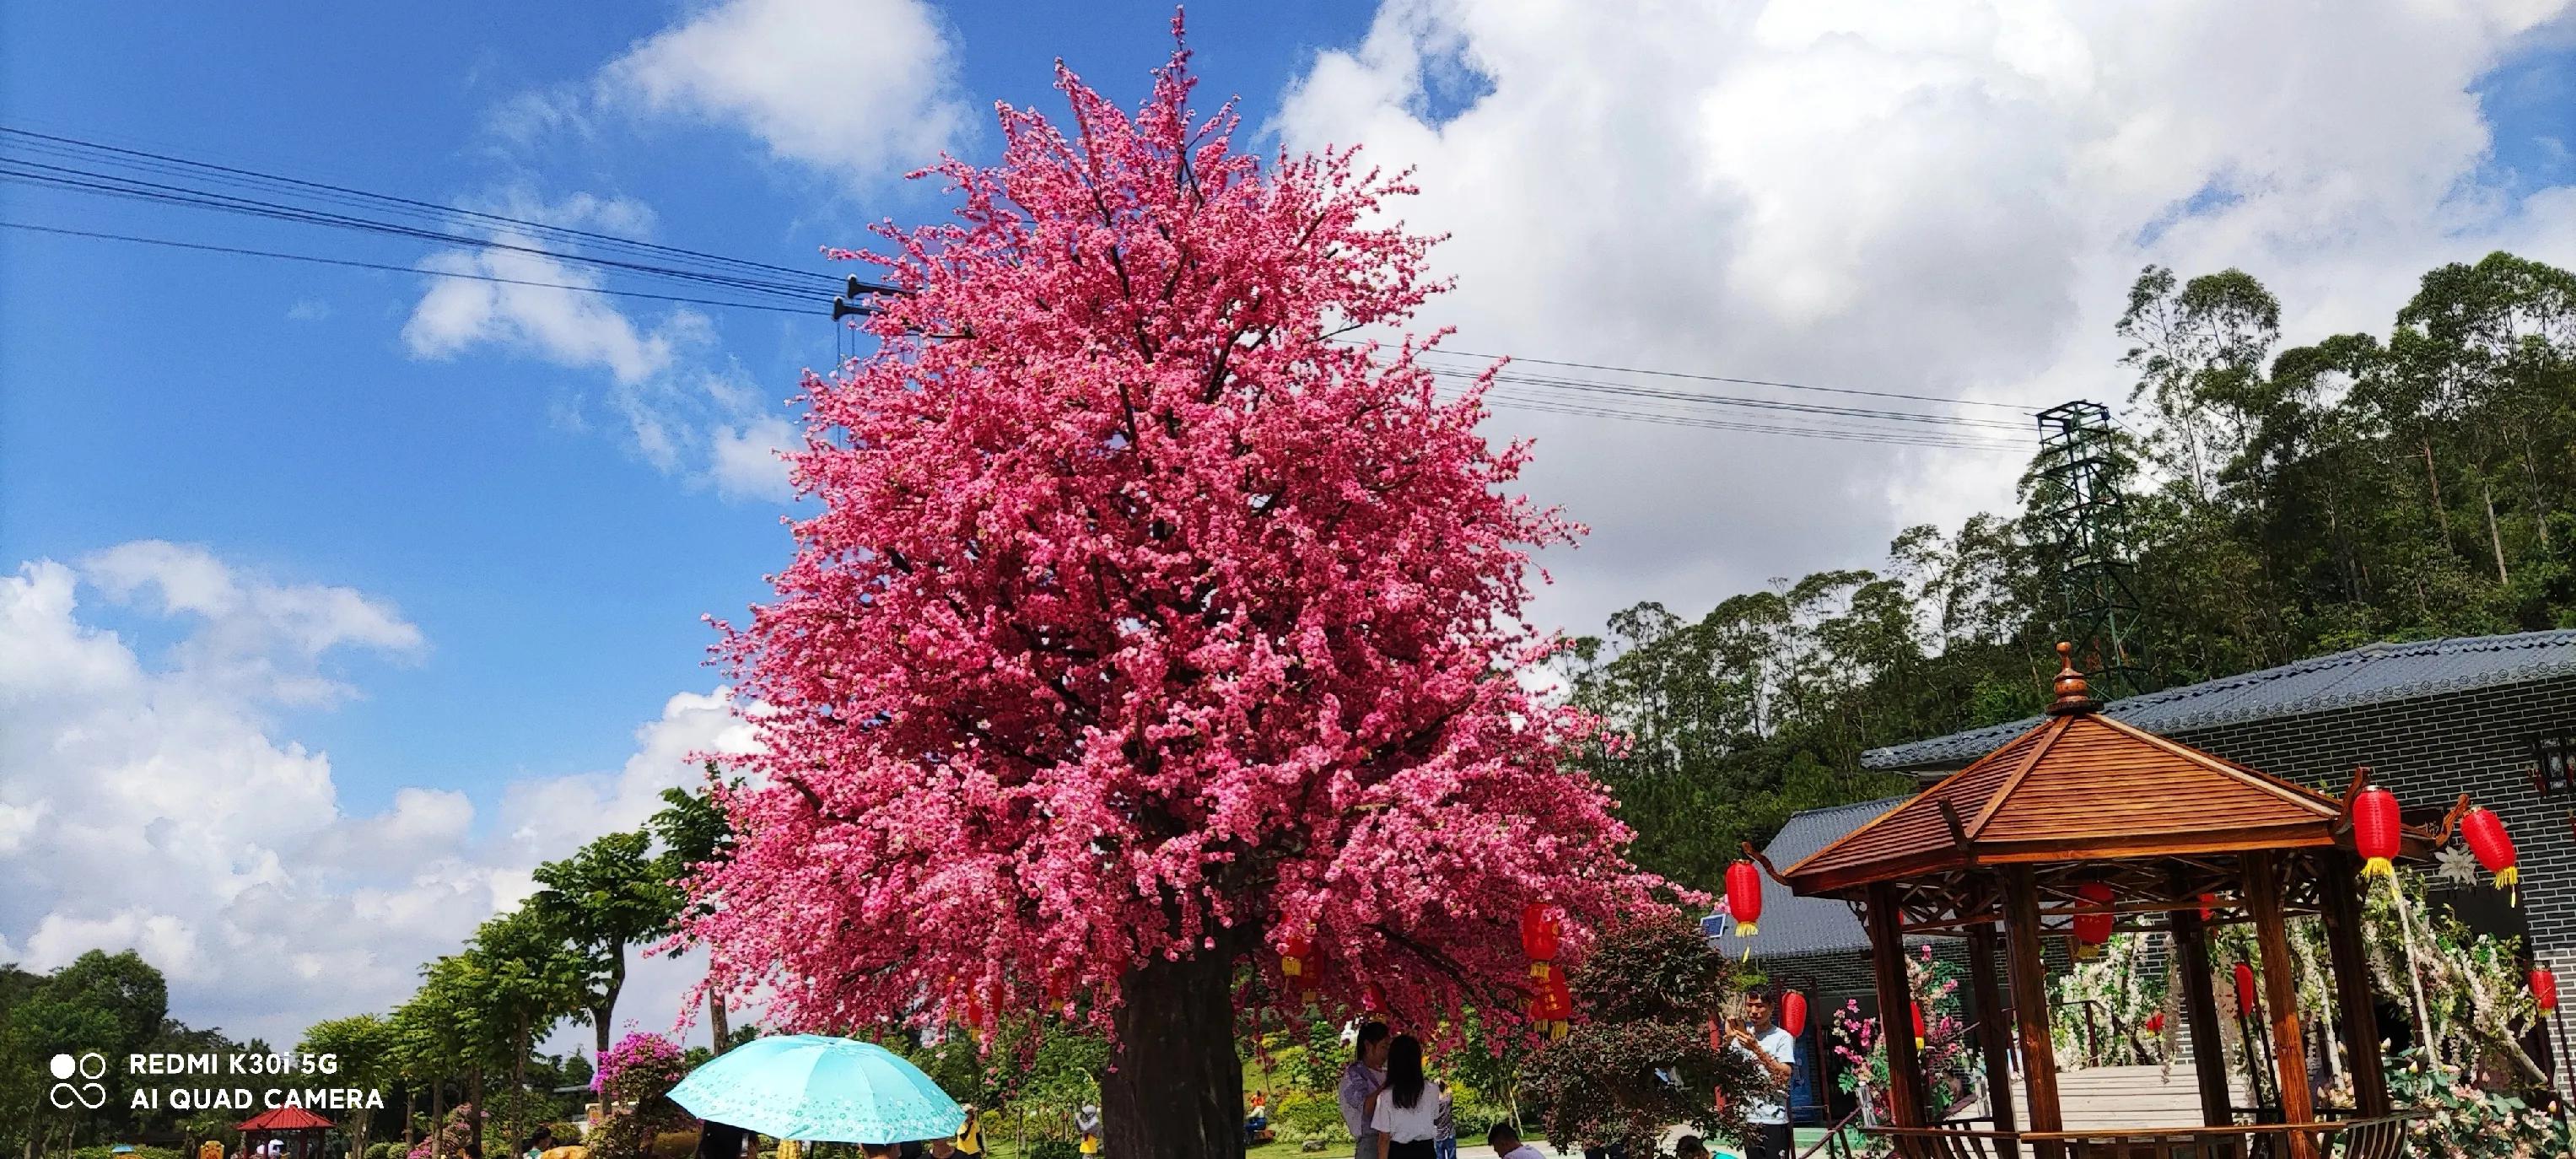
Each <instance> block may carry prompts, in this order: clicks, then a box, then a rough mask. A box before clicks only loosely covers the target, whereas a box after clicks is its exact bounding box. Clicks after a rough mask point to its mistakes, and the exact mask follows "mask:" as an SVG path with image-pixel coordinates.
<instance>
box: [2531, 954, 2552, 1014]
mask: <svg viewBox="0 0 2576 1159" xmlns="http://www.w3.org/2000/svg"><path fill="white" fill-rule="evenodd" d="M2531 1000H2532V1001H2533V1002H2535V1003H2538V1004H2539V1006H2540V1012H2541V1013H2543V1014H2547V1013H2549V1012H2550V1011H2552V1010H2556V1009H2558V975H2556V974H2552V973H2550V972H2549V967H2547V966H2534V967H2532V968H2531Z"/></svg>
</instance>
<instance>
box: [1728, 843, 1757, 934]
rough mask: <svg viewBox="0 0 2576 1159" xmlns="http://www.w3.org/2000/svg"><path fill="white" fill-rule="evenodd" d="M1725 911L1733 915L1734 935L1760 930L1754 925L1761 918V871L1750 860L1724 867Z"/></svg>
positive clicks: (1755, 932)
mask: <svg viewBox="0 0 2576 1159" xmlns="http://www.w3.org/2000/svg"><path fill="white" fill-rule="evenodd" d="M1726 912H1728V913H1730V914H1733V915H1735V936H1736V937H1739V938H1749V937H1752V936H1753V935H1755V934H1758V933H1761V932H1762V931H1761V930H1759V929H1757V928H1755V926H1754V923H1755V922H1758V921H1760V920H1762V871H1761V870H1759V869H1755V868H1754V867H1753V863H1752V862H1750V861H1738V862H1736V863H1735V864H1733V865H1730V866H1727V867H1726Z"/></svg>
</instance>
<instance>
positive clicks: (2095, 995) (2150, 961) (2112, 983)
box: [2050, 932, 2225, 1069]
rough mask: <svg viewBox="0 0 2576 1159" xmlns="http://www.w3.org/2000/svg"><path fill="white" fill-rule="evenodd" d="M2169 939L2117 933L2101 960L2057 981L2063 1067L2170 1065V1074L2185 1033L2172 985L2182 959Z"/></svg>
mask: <svg viewBox="0 0 2576 1159" xmlns="http://www.w3.org/2000/svg"><path fill="white" fill-rule="evenodd" d="M2170 941H2171V939H2170V936H2169V935H2167V934H2165V933H2162V932H2154V933H2127V934H2114V935H2112V936H2111V939H2110V940H2109V941H2106V942H2104V943H2102V952H2101V953H2100V954H2099V955H2097V956H2095V957H2093V958H2090V959H2086V960H2082V961H2078V962H2076V963H2075V964H2074V965H2073V966H2072V967H2070V968H2069V969H2068V970H2067V972H2066V973H2065V974H2064V975H2062V976H2060V977H2058V978H2056V979H2054V980H2052V982H2051V984H2050V989H2051V990H2052V992H2053V993H2054V995H2055V998H2056V1002H2055V1003H2054V1010H2053V1011H2052V1017H2051V1019H2050V1021H2051V1022H2052V1023H2053V1024H2054V1025H2053V1027H2052V1030H2051V1033H2052V1034H2053V1036H2054V1037H2055V1039H2056V1041H2057V1062H2058V1065H2059V1066H2061V1067H2078V1066H2087V1065H2091V1066H2128V1065H2133V1064H2149V1063H2165V1064H2167V1066H2168V1069H2170V1065H2171V1064H2170V1062H2169V1061H2168V1060H2170V1059H2171V1058H2172V1056H2173V1055H2174V1054H2175V1053H2176V1052H2175V1051H2174V1050H2172V1049H2171V1048H2170V1044H2171V1043H2173V1042H2174V1041H2175V1040H2176V1037H2177V1035H2178V1034H2179V1033H2180V1031H2181V1027H2182V1009H2181V1007H2180V1006H2179V1005H2177V1003H2178V1002H2179V1000H2180V993H2179V989H2180V988H2179V987H2177V986H2174V985H2172V984H2171V983H2172V977H2171V975H2172V973H2173V971H2174V970H2175V969H2176V968H2177V967H2178V962H2179V958H2180V955H2178V954H2176V953H2174V952H2173V948H2172V946H2171V944H2170ZM2158 951H2161V961H2162V964H2161V965H2159V964H2158V953H2157V952H2158ZM2221 992H2222V993H2224V992H2225V991H2224V990H2223V989H2222V991H2221ZM2159 1014H2161V1015H2163V1016H2164V1017H2163V1020H2162V1021H2161V1022H2158V1021H2157V1018H2156V1016H2157V1015H2159ZM2150 1023H2154V1024H2155V1027H2156V1028H2155V1029H2154V1030H2149V1029H2148V1028H2147V1027H2148V1025H2149V1024H2150ZM2088 1054H2089V1057H2088Z"/></svg>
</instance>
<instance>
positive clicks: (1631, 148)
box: [1274, 0, 2576, 631]
mask: <svg viewBox="0 0 2576 1159" xmlns="http://www.w3.org/2000/svg"><path fill="white" fill-rule="evenodd" d="M2563 11H2564V6H2563V5H2561V4H2556V3H2537V2H2525V3H2499V4H2491V5H2486V6H2483V7H2482V8H2480V9H2478V10H2474V11H2471V10H2465V9H2455V8H2452V7H2449V6H2428V5H2422V4H2408V3H2401V2H2394V0H2391V2H2385V3H2374V4H2365V5H2358V6H2355V5H2343V6H2337V7H2335V8H2333V9H2331V10H2326V9H2306V8H2285V7H2268V6H2256V7H2250V8H2249V7H2247V6H2244V5H2228V4H2213V3H2196V4H2163V5H2145V6H2116V7H2105V6H2072V7H2070V6H2065V5H2052V4H2044V3H2034V2H2025V0H1992V2H1987V3H1952V4H1937V5H1914V6H1890V5H1884V4H1873V3H1857V2H1819V0H1795V2H1785V0H1784V2H1775V3H1769V4H1745V5H1701V6H1673V5H1660V4H1643V3H1607V4H1594V5H1565V4H1553V3H1538V2H1522V3H1512V2H1500V0H1497V2H1490V3H1476V4H1464V3H1451V2H1445V0H1388V2H1387V3H1385V4H1383V5H1382V7H1381V8H1380V11H1379V14H1378V16H1377V19H1376V21H1375V23H1374V24H1373V26H1372V27H1371V29H1370V31H1369V33H1368V35H1367V37H1366V38H1365V40H1363V41H1362V42H1361V43H1360V44H1358V45H1356V46H1353V47H1350V48H1348V49H1344V50H1336V51H1327V52H1324V53H1322V54H1320V55H1319V56H1317V58H1316V59H1315V61H1314V63H1313V65H1312V67H1311V68H1310V69H1309V70H1308V71H1307V72H1306V74H1305V75H1304V76H1303V77H1302V78H1301V79H1300V80H1299V81H1298V83H1297V84H1296V85H1295V86H1293V87H1292V90H1291V91H1290V93H1289V95H1288V97H1287V99H1286V101H1285V102H1284V106H1283V108H1282V111H1281V113H1280V114H1279V116H1278V119H1277V122H1276V125H1275V126H1274V127H1275V128H1276V129H1277V130H1278V131H1279V132H1280V134H1281V135H1282V137H1283V138H1284V139H1285V140H1286V141H1287V142H1288V143H1289V144H1290V145H1291V146H1292V147H1296V148H1301V149H1302V148H1312V147H1316V146H1320V145H1323V144H1326V143H1335V142H1338V143H1345V144H1347V143H1351V142H1359V143H1362V144H1363V145H1365V146H1366V148H1367V154H1366V160H1367V161H1368V162H1369V163H1371V164H1376V165H1383V166H1387V167H1389V168H1390V169H1393V168H1400V167H1403V166H1408V165H1410V166H1414V167H1416V170H1417V171H1416V174H1415V180H1416V182H1417V183H1418V184H1420V185H1421V186H1422V188H1423V195H1422V196H1421V197H1418V198H1413V199H1408V200H1406V201H1404V202H1402V203H1399V204H1398V205H1397V206H1396V207H1395V209H1396V212H1398V213H1400V214H1401V215H1402V216H1403V217H1404V218H1405V219H1406V220H1407V221H1409V222H1410V223H1412V225H1413V226H1415V227H1416V228H1419V229H1423V230H1426V231H1434V232H1447V233H1449V234H1451V235H1452V236H1451V240H1450V241H1448V242H1447V243H1445V244H1443V245H1442V246H1440V247H1439V248H1438V249H1437V250H1435V251H1434V263H1435V266H1436V267H1437V268H1438V269H1439V270H1440V272H1443V273H1448V274H1455V275H1457V276H1458V278H1459V284H1460V288H1459V290H1458V292H1457V293H1455V294H1452V295H1450V296H1449V297H1447V298H1445V299H1443V300H1441V301H1440V302H1438V303H1436V304H1435V305H1434V306H1433V307H1432V308H1431V310H1430V312H1429V316H1428V317H1427V319H1426V320H1427V321H1430V322H1434V323H1443V322H1454V323H1456V324H1458V325H1459V326H1460V328H1461V332H1460V334H1459V336H1458V337H1457V338H1456V339H1455V340H1454V342H1453V343H1452V345H1453V346H1455V347H1456V348H1459V349H1467V350H1496V351H1509V352H1518V353H1522V354H1527V355H1536V356H1539V357H1556V358H1571V359H1576V360H1582V361H1590V362H1600V363H1610V364H1618V365H1628V366H1645V367H1663V368H1675V369H1688V370H1705V371H1712V372H1715V373H1721V374H1731V375H1738V376H1745V377H1755V378H1768V379H1785V380H1790V381H1799V382H1809V383H1816V384H1823V385H1834V386H1850V387H1859V388H1863V389H1873V390H1888V391H1898V392H1903V393H1910V394H1924V395H1934V396H1947V397H1975V398H1982V399H1988V400H2003V401H2010V402H2019V403H2029V404H2033V405H2046V404H2050V403H2054V402H2058V401H2063V400H2065V399H2067V398H2071V397H2091V398H2095V399H2099V400H2103V401H2110V402H2115V403H2116V402H2121V401H2124V400H2125V396H2126V392H2127V383H2126V381H2125V379H2124V378H2123V376H2122V373H2121V371H2120V370H2119V369H2118V367H2117V366H2116V365H2115V360H2116V358H2117V356H2118V353H2119V347H2118V346H2117V344H2116V342H2115V340H2114V338H2113V336H2112V335H2111V332H2110V324H2111V321H2112V319H2113V318H2114V317H2116V315H2117V313H2118V311H2119V309H2120V306H2121V304H2122V300H2123V296H2124V294H2125V292H2126V290H2127V287H2128V283H2129V280H2130V279H2131V278H2133V277H2134V276H2135V275H2136V273H2137V270H2138V268H2139V267H2140V266H2143V265H2145V264H2147V263H2148V262H2151V261H2152V262H2162V263H2166V264H2170V265H2172V266H2174V267H2175V268H2176V269H2177V270H2179V271H2181V272H2183V273H2184V274H2185V275H2186V276H2188V275H2190V274H2194V273H2202V272H2210V271H2214V270H2217V269H2220V268H2224V267H2226V266H2229V265H2236V266H2241V267H2243V268H2245V269H2247V270H2248V271H2250V272H2252V273H2254V274H2255V275H2256V276H2258V277H2261V278H2263V279H2264V280H2265V281H2266V283H2267V284H2269V285H2270V286H2271V287H2272V288H2273V290H2274V291H2275V293H2277V294H2278V295H2279V296H2280V297H2281V298H2282V300H2283V302H2284V304H2285V306H2286V307H2287V308H2288V309H2289V311H2290V313H2289V316H2288V317H2287V318H2286V319H2285V323H2286V326H2287V330H2288V333H2290V334H2292V335H2295V336H2312V337H2322V336H2324V335H2326V334H2329V333H2333V332H2336V331H2338V330H2344V329H2354V328H2372V329H2380V330H2384V329H2385V328H2386V326H2387V325H2388V321H2389V318H2390V317H2391V316H2392V315H2393V313H2394V312H2395V310H2396V308H2397V306H2399V305H2400V304H2402V303H2403V301H2404V300H2405V298H2406V296H2407V295H2408V294H2409V293H2411V291H2412V289H2413V283H2414V279H2415V278H2416V276H2417V275H2418V274H2420V273H2422V272H2423V271H2424V270H2426V269H2428V268H2430V267H2432V266H2434V265H2437V264H2439V263H2442V262H2445V261H2456V260H2464V259H2465V260H2474V259H2475V258H2476V257H2478V256H2480V255H2482V254H2484V253H2485V252H2486V251H2487V250H2488V249H2491V248H2495V247H2497V246H2507V247H2512V248H2517V249H2520V250H2522V251H2523V252H2525V253H2527V254H2529V255H2530V256H2533V257H2538V258H2542V259H2544V260H2552V261H2556V262H2558V263H2560V264H2568V263H2570V262H2576V199H2571V197H2570V196H2569V194H2570V192H2571V191H2569V190H2566V189H2559V190H2552V191H2544V192H2542V193H2539V194H2536V195H2532V196H2529V197H2526V198H2522V199H2520V200H2516V199H2515V198H2513V197H2512V196H2509V195H2508V194H2507V193H2505V192H2504V190H2502V189H2501V188H2498V187H2493V186H2490V185H2488V184H2485V181H2486V179H2487V174H2485V172H2484V171H2483V169H2482V166H2483V165H2484V164H2485V161H2486V158H2487V156H2488V149H2489V144H2490V141H2489V134H2490V131H2491V130H2490V126H2488V125H2486V124H2485V123H2484V122H2483V120H2482V118H2481V114H2480V111H2479V107H2478V102H2477V99H2476V98H2475V96H2474V95H2472V94H2471V93H2470V92H2469V91H2468V90H2469V86H2470V85H2471V84H2472V83H2473V82H2474V81H2475V80H2476V79H2477V78H2478V77H2479V76H2480V75H2481V74H2483V73H2485V72H2486V71H2488V70H2489V69H2491V68H2493V67H2494V66H2495V65H2496V63H2497V62H2498V61H2499V60H2500V59H2501V58H2502V57H2503V56H2504V55H2505V54H2506V53H2507V52H2509V51H2511V50H2512V49H2513V47H2514V46H2515V45H2516V39H2515V38H2516V37H2517V36H2519V35H2522V34H2524V33H2525V31H2526V30H2528V29H2530V28H2532V27H2533V25H2534V24H2535V23H2537V22H2539V21H2541V20H2543V19H2545V18H2548V17H2549V15H2550V14H2551V13H2553V12H2563ZM2567 19H2568V18H2566V17H2564V16H2562V17H2560V20H2561V22H2562V24H2563V23H2565V22H2566V20H2567ZM1462 78H1463V80H1464V81H1465V82H1466V83H1472V84H1474V85H1476V86H1479V90H1478V91H1475V92H1472V93H1469V94H1468V95H1467V96H1466V97H1465V98H1464V99H1461V97H1460V95H1459V94H1460V92H1461V89H1462V87H1463V86H1462ZM1577 373H1582V372H1577ZM1594 377H1600V375H1598V374H1595V375H1594ZM1650 385H1658V386H1666V387H1670V386H1673V385H1674V384H1673V383H1672V382H1669V381H1664V382H1653V383H1650ZM1701 389H1704V390H1705V391H1707V392H1712V393H1714V392H1726V393H1737V394H1759V395H1764V396H1768V397H1780V398H1790V399H1793V400H1796V401H1804V402H1826V403H1845V404H1849V403H1852V402H1854V401H1855V400H1854V399H1853V398H1851V397H1849V396H1831V395H1825V396H1813V395H1810V396H1804V397H1801V396H1797V395H1794V394H1788V393H1786V392H1779V391H1762V390H1758V389H1754V388H1743V387H1738V388H1728V387H1720V386H1713V385H1712V386H1705V387H1703V388H1701ZM1860 401H1863V402H1874V403H1875V404H1876V405H1878V406H1880V407H1882V408H1884V409H1921V408H1919V407H1916V406H1914V405H1913V404H1907V403H1902V402H1888V401H1885V400H1860ZM1703 413H1704V412H1703ZM1997 413H1999V414H2000V413H2002V412H1997ZM1494 429H1495V430H1496V432H1497V433H1504V434H1514V435H1531V436H1536V437H1537V438H1538V439H1539V444H1538V449H1537V459H1536V460H1535V463H1534V465H1533V468H1532V470H1531V472H1530V474H1529V476H1528V478H1527V483H1528V485H1529V489H1530V490H1531V491H1532V493H1533V494H1534V495H1535V496H1537V497H1538V498H1539V499H1541V500H1543V501H1548V502H1558V503H1563V504H1565V505H1566V506H1567V507H1568V508H1569V512H1570V514H1571V515H1573V516H1574V517H1575V518H1578V519H1581V520H1584V521H1586V522H1587V523H1589V524H1591V526H1592V527H1593V530H1594V534H1593V535H1592V536H1591V537H1590V538H1589V539H1588V540H1587V541H1586V543H1585V545H1584V547H1583V548H1582V549H1581V550H1579V551H1575V552H1572V553H1570V554H1568V553H1564V552H1552V553H1550V556H1549V557H1548V558H1547V559H1546V560H1545V561H1544V562H1546V563H1547V564H1548V566H1549V567H1550V568H1551V570H1552V571H1553V572H1554V574H1555V575H1556V576H1557V578H1558V580H1559V581H1560V582H1559V584H1558V586H1557V587H1556V588H1555V589H1553V590H1551V591H1549V592H1547V593H1546V594H1544V595H1543V596H1542V597H1541V602H1540V606H1539V607H1538V608H1537V609H1536V614H1537V616H1538V618H1539V620H1540V622H1542V623H1548V624H1563V625H1566V626H1568V627H1571V628H1573V629H1575V630H1578V631H1597V630H1598V629H1599V627H1600V625H1601V623H1602V621H1603V618H1604V617H1605V616H1606V614H1607V613H1608V612H1609V611H1611V610H1613V609H1615V608H1617V607H1621V606H1624V605H1626V604H1628V603H1632V602H1634V601H1636V600H1640V599H1649V598H1652V599H1661V600H1665V601H1667V602H1669V603H1672V604H1674V605H1676V606H1678V607H1685V608H1688V607H1693V606H1697V607H1705V606H1706V604H1707V603H1708V602H1711V601H1714V600H1715V599H1716V598H1718V597H1720V596H1722V595H1725V594H1727V593H1729V592H1733V591H1741V590H1746V589H1749V588H1752V587H1756V586H1759V585H1761V584H1762V583H1764V582H1765V581H1766V580H1767V579H1769V578H1770V577H1772V576H1777V575H1784V574H1786V575H1796V574H1799V573H1801V572H1803V571H1806V570H1811V569H1815V568H1822V567H1839V566H1850V565H1854V564H1866V563H1869V562H1871V561H1873V560H1875V559H1877V558H1878V557H1879V555H1880V554H1881V552H1883V550H1884V547H1885V544H1886V541H1887V539H1888V538H1889V537H1890V536H1891V535H1892V534H1893V533H1894V532H1895V531H1896V530H1897V529H1898V528H1899V527H1901V526H1902V525H1903V524H1905V523H1910V522H1918V521H1924V520H1938V521H1941V522H1944V523H1953V522H1955V521H1956V520H1957V519H1958V518H1960V517H1961V516H1963V515H1965V514H1967V513H1969V512H1971V511H1973V510H1976V509H1978V508H1980V507H1985V508H2001V507H2004V506H2007V505H2008V504H2009V503H2010V501H2011V483H2012V479H2013V478H2014V476H2015V475H2016V474H2017V473H2018V471H2019V470H2020V468H2021V466H2022V465H2023V463H2022V458H2021V457H2020V456H2018V455H2010V456H1977V455H1963V454H1956V453H1948V452H1930V451H1922V450H1905V449H1889V448H1883V447H1872V446H1855V445H1850V444H1841V443H1830V442H1817V441H1811V440H1799V439H1788V438H1781V437H1777V436H1763V435H1753V434H1737V433H1726V432H1716V431H1705V430H1687V429H1677V428H1671V427H1662V426H1652V425H1646V424H1639V423H1621V422H1609V421H1605V420H1601V419H1595V418H1575V417H1559V416H1549V415H1535V414H1532V413H1529V412H1526V411H1509V410H1506V411H1503V412H1501V413H1500V415H1499V416H1498V418H1497V420H1496V422H1495V425H1494ZM1983 433H1990V434H1996V435H2000V436H2002V437H2006V438H2013V439H2017V440H2026V439H2027V437H2028V436H2026V435H2016V434H2013V433H2011V432H2002V431H1997V432H1983Z"/></svg>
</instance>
